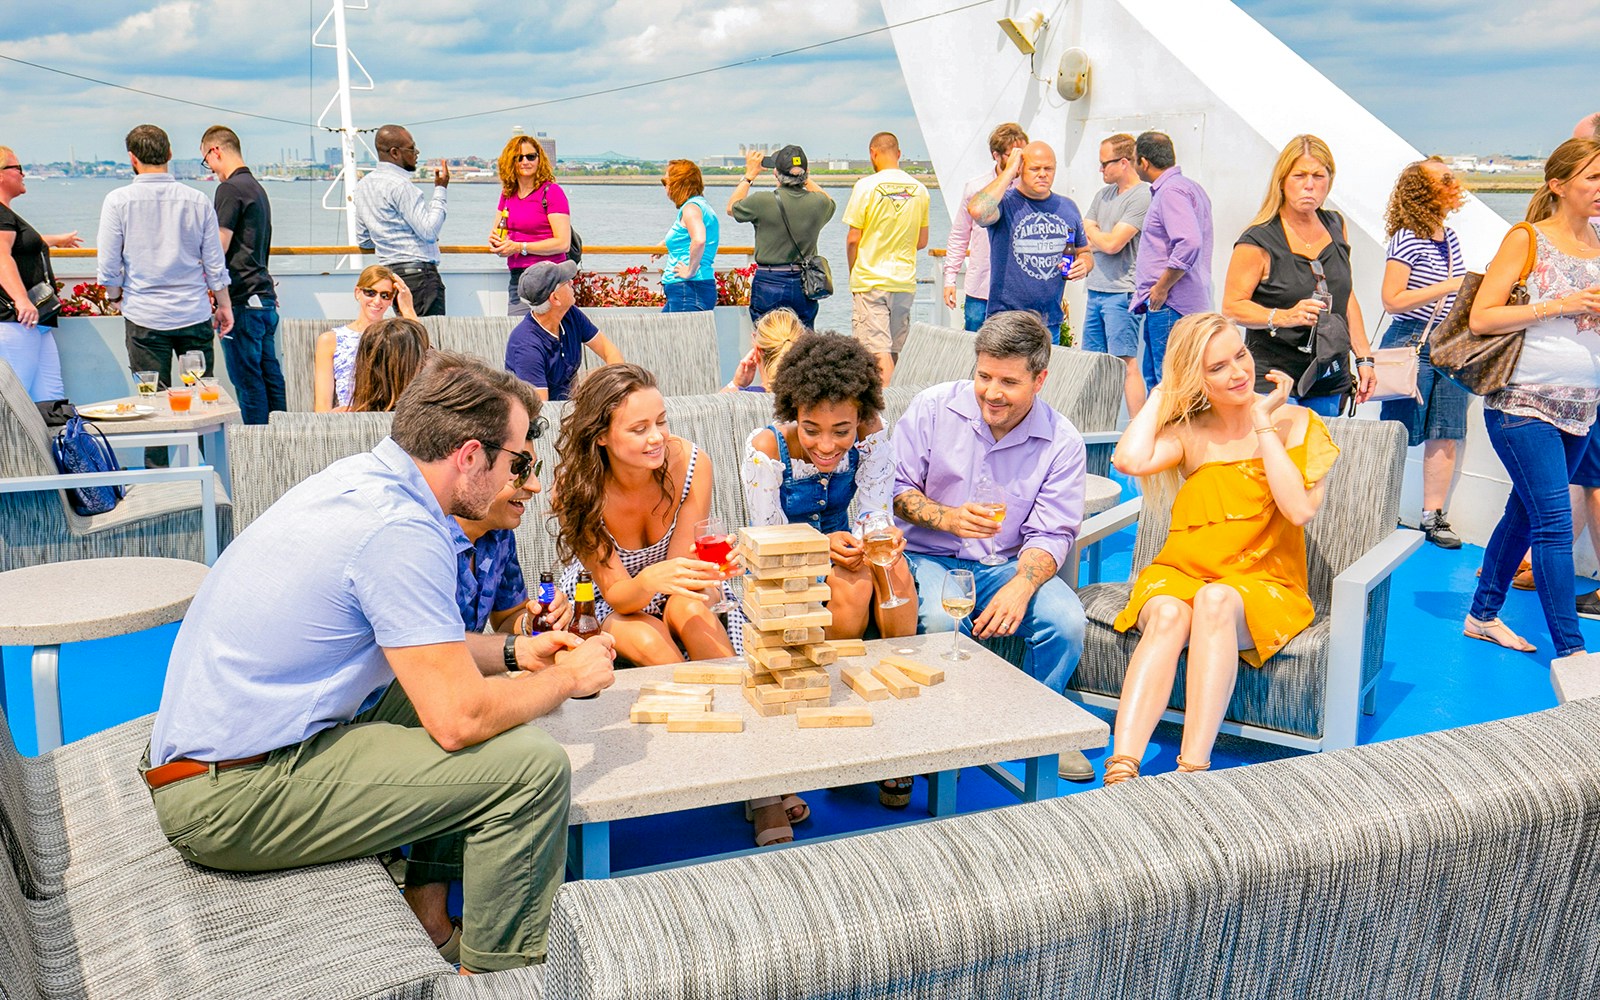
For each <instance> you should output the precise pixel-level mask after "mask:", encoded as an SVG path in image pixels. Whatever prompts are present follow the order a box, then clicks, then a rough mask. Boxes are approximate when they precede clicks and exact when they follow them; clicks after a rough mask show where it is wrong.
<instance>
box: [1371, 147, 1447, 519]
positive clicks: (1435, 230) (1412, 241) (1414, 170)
mask: <svg viewBox="0 0 1600 1000" xmlns="http://www.w3.org/2000/svg"><path fill="white" fill-rule="evenodd" d="M1464 201H1465V196H1464V195H1463V194H1462V191H1461V187H1460V185H1459V184H1457V183H1456V178H1455V175H1454V174H1453V173H1451V172H1450V168H1449V167H1448V166H1447V165H1446V164H1445V162H1444V161H1443V160H1441V159H1439V158H1438V157H1437V156H1435V157H1431V158H1429V159H1426V160H1418V161H1417V162H1416V163H1411V164H1408V165H1407V166H1406V167H1405V169H1403V170H1401V171H1400V176H1399V178H1398V179H1396V180H1395V184H1394V191H1393V192H1391V193H1390V195H1389V207H1388V209H1387V211H1386V212H1385V213H1384V232H1385V233H1387V234H1388V237H1389V247H1388V250H1387V254H1388V260H1387V261H1385V263H1384V266H1383V308H1384V309H1385V310H1387V311H1388V312H1389V315H1390V316H1392V317H1393V319H1392V321H1391V322H1390V323H1389V328H1388V330H1387V331H1386V332H1385V333H1384V335H1383V346H1384V347H1419V345H1420V347H1419V350H1420V354H1419V355H1418V364H1417V391H1418V392H1420V393H1421V394H1422V402H1420V403H1418V402H1416V401H1415V400H1411V399H1391V400H1387V401H1385V402H1384V404H1383V419H1385V420H1398V421H1400V423H1402V424H1404V425H1405V428H1406V434H1407V435H1408V443H1409V444H1410V445H1411V446H1412V447H1416V446H1417V445H1419V444H1420V445H1422V446H1423V447H1422V533H1423V534H1424V535H1426V536H1427V538H1428V541H1430V542H1432V543H1433V544H1435V545H1437V546H1439V547H1440V548H1442V549H1459V548H1460V547H1461V539H1460V537H1459V536H1457V535H1456V533H1455V532H1454V531H1452V530H1451V528H1450V522H1449V521H1447V520H1445V508H1446V506H1447V505H1448V502H1449V499H1450V484H1451V482H1452V481H1453V480H1454V479H1455V475H1456V463H1457V461H1458V460H1459V458H1460V442H1462V441H1464V440H1465V439H1466V437H1467V402H1468V396H1467V391H1466V390H1465V389H1463V388H1461V387H1460V386H1459V385H1456V384H1455V383H1454V382H1452V381H1450V380H1449V379H1448V378H1445V377H1444V376H1443V375H1441V374H1440V373H1439V372H1438V370H1437V369H1435V368H1434V367H1433V362H1432V360H1431V359H1430V354H1429V350H1428V339H1427V338H1428V333H1429V332H1430V331H1431V330H1432V329H1433V328H1434V327H1436V326H1438V325H1439V322H1440V321H1441V320H1443V319H1444V318H1445V317H1446V316H1448V315H1449V314H1450V306H1451V305H1452V304H1454V302H1455V299H1456V291H1457V290H1458V289H1459V288H1460V287H1461V278H1462V276H1463V275H1464V274H1465V273H1466V268H1465V266H1464V265H1463V264H1462V261H1461V244H1460V243H1459V242H1457V240H1456V234H1455V230H1453V229H1451V228H1450V227H1449V226H1447V225H1445V224H1444V220H1445V217H1446V216H1448V215H1449V214H1450V213H1451V212H1454V211H1455V210H1456V209H1458V208H1460V207H1461V205H1462V203H1463V202H1464Z"/></svg>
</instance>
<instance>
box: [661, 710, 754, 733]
mask: <svg viewBox="0 0 1600 1000" xmlns="http://www.w3.org/2000/svg"><path fill="white" fill-rule="evenodd" d="M667 732H669V733H742V732H744V716H742V715H739V714H738V713H737V712H681V713H680V712H674V713H672V714H671V715H669V716H667Z"/></svg>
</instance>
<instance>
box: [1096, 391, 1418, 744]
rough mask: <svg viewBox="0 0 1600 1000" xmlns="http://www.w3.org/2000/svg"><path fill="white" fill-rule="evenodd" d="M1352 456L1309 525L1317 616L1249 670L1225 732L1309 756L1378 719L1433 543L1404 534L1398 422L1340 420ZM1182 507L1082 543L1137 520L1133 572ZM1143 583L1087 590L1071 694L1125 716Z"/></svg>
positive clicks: (1171, 717)
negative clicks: (1396, 594) (1400, 580)
mask: <svg viewBox="0 0 1600 1000" xmlns="http://www.w3.org/2000/svg"><path fill="white" fill-rule="evenodd" d="M1328 428H1329V430H1330V432H1331V433H1332V435H1333V440H1334V442H1335V443H1336V444H1338V445H1339V447H1340V449H1341V450H1342V454H1341V455H1340V458H1339V461H1338V462H1337V463H1336V464H1335V465H1334V471H1333V472H1332V474H1331V475H1330V477H1329V479H1328V485H1327V489H1326V492H1325V494H1324V499H1323V504H1322V509H1321V511H1320V512H1319V513H1318V514H1317V516H1316V517H1315V518H1313V519H1312V520H1311V523H1310V524H1309V525H1307V526H1306V561H1307V567H1308V569H1309V573H1310V591H1311V603H1312V605H1313V607H1314V608H1315V609H1316V618H1315V619H1314V620H1313V621H1312V623H1311V625H1310V626H1308V627H1307V628H1306V629H1305V631H1303V632H1301V633H1300V634H1299V635H1298V636H1296V637H1295V638H1294V639H1293V640H1291V641H1290V642H1289V644H1288V645H1287V646H1285V647H1284V648H1283V649H1282V650H1281V651H1280V652H1279V653H1278V654H1277V655H1276V656H1274V657H1273V658H1272V659H1270V660H1268V661H1267V665H1266V666H1265V667H1263V668H1261V669H1256V668H1254V667H1249V666H1246V665H1245V664H1243V662H1241V663H1240V669H1239V682H1238V686H1237V687H1236V688H1235V689H1234V694H1233V700H1232V702H1230V703H1229V705H1228V712H1227V720H1226V721H1225V722H1224V723H1223V725H1222V731H1223V732H1226V733H1234V734H1238V735H1242V736H1247V737H1249V738H1251V739H1258V740H1264V741H1266V742H1269V743H1279V744H1282V745H1285V746H1291V747H1298V748H1301V749H1307V750H1332V749H1338V748H1340V747H1349V746H1354V745H1355V742H1356V723H1357V719H1358V714H1359V712H1358V706H1359V710H1364V711H1366V712H1367V713H1368V714H1371V712H1372V710H1373V696H1372V686H1373V684H1374V682H1375V681H1376V679H1377V673H1378V671H1379V669H1380V668H1381V667H1382V666H1383V640H1384V632H1385V628H1386V626H1387V624H1388V616H1389V612H1388V609H1389V575H1390V574H1391V573H1392V572H1394V570H1395V568H1396V567H1398V566H1399V565H1400V563H1401V562H1403V561H1404V560H1405V558H1406V557H1407V556H1408V555H1410V554H1411V553H1412V552H1414V551H1415V550H1416V548H1417V547H1418V546H1419V545H1421V544H1422V535H1421V534H1420V533H1418V532H1415V531H1409V530H1404V529H1396V527H1395V525H1396V524H1397V523H1398V520H1399V514H1400V481H1401V476H1402V474H1403V469H1404V463H1405V436H1404V434H1403V433H1402V432H1401V429H1400V426H1399V425H1398V424H1395V423H1393V422H1385V421H1373V420H1349V419H1338V420H1330V421H1329V422H1328ZM1169 512H1170V507H1163V508H1161V509H1155V508H1151V509H1149V510H1145V509H1143V506H1142V500H1140V499H1134V500H1129V501H1127V502H1126V503H1123V504H1122V505H1120V506H1118V507H1115V508H1113V509H1111V510H1108V511H1106V512H1105V513H1103V514H1099V515H1096V516H1095V517H1093V518H1091V519H1090V520H1089V521H1088V522H1087V523H1086V524H1085V525H1084V531H1083V534H1082V535H1081V536H1080V538H1079V545H1080V546H1084V545H1091V544H1094V543H1095V542H1097V541H1099V540H1101V539H1103V538H1105V537H1106V536H1108V535H1110V534H1112V533H1114V532H1117V531H1120V530H1122V529H1123V528H1125V527H1127V526H1129V525H1131V524H1133V523H1135V522H1137V523H1138V526H1139V531H1138V537H1137V540H1136V541H1135V543H1134V550H1133V562H1132V573H1133V575H1134V576H1137V575H1138V572H1139V571H1140V570H1141V569H1143V568H1144V567H1145V566H1147V565H1148V564H1149V563H1150V560H1151V559H1153V558H1154V557H1155V555H1156V553H1157V552H1159V551H1160V549H1161V546H1162V544H1163V543H1164V542H1165V541H1166V537H1167V527H1168V524H1169V523H1170V513H1169ZM1131 590H1132V586H1131V583H1102V584H1094V585H1091V586H1088V587H1084V588H1083V589H1082V590H1080V591H1079V596H1080V597H1081V598H1082V599H1083V606H1084V611H1085V613H1086V614H1087V616H1088V619H1089V624H1088V635H1087V638H1086V641H1085V645H1084V651H1083V659H1082V660H1081V661H1080V662H1079V664H1078V672H1077V673H1076V674H1075V675H1074V676H1073V678H1072V680H1071V682H1070V686H1069V690H1068V694H1069V695H1072V696H1073V697H1077V698H1080V699H1081V700H1083V701H1085V702H1087V703H1089V704H1092V705H1099V706H1102V707H1106V708H1115V707H1116V706H1117V704H1118V696H1119V695H1120V693H1121V690H1122V680H1123V676H1124V674H1125V673H1126V671H1127V665H1128V657H1129V656H1130V655H1131V654H1132V652H1133V648H1134V646H1135V645H1137V643H1138V639H1139V635H1138V632H1137V631H1136V630H1130V631H1128V632H1126V633H1118V632H1116V631H1114V630H1112V628H1111V622H1112V621H1113V620H1114V619H1115V618H1116V616H1117V613H1118V612H1120V611H1121V610H1122V609H1123V608H1124V607H1125V606H1126V605H1127V603H1128V595H1129V593H1130V591H1131ZM1183 688H1184V665H1183V663H1182V662H1180V663H1179V666H1178V675H1177V680H1176V682H1175V683H1174V685H1173V694H1172V700H1171V702H1170V709H1169V711H1168V712H1167V713H1166V714H1165V715H1164V716H1163V718H1165V719H1167V720H1168V721H1172V722H1178V721H1182V719H1183V705H1184V690H1183Z"/></svg>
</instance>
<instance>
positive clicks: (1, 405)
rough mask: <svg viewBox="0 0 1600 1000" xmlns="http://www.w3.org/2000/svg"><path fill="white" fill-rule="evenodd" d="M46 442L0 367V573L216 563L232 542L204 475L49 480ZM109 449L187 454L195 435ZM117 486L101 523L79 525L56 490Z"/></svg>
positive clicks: (24, 396)
mask: <svg viewBox="0 0 1600 1000" xmlns="http://www.w3.org/2000/svg"><path fill="white" fill-rule="evenodd" d="M51 437H52V435H51V433H50V431H49V430H48V429H47V428H46V427H45V424H44V420H43V418H41V417H40V416H39V410H38V408H37V407H36V406H34V404H33V401H32V400H30V399H29V398H28V393H27V391H26V390H24V389H23V387H22V383H21V382H19V381H18V380H17V376H16V373H15V372H13V371H12V370H11V366H10V365H8V364H6V363H5V362H4V361H0V571H4V570H9V569H18V568H20V567H23V566H36V565H39V564H40V563H47V562H59V561H61V560H64V559H91V558H98V557H105V556H165V557H168V558H173V559H192V560H195V561H197V562H205V563H208V564H209V563H212V562H215V561H216V558H217V551H218V549H219V548H220V547H221V546H223V545H226V544H227V543H228V540H229V539H231V538H232V537H233V517H232V508H231V506H230V505H229V502H228V497H227V494H226V491H225V490H224V489H223V488H222V486H221V485H220V484H219V483H218V482H217V477H216V474H215V473H214V472H213V471H212V469H211V467H210V466H189V467H178V468H171V469H127V470H124V471H122V472H101V473H86V474H82V475H75V476H71V477H67V476H62V475H59V474H58V473H57V472H56V467H55V461H54V460H53V459H52V458H51V456H50V441H51ZM117 444H118V446H119V447H122V446H124V445H137V446H143V445H146V444H187V445H188V446H189V447H190V448H191V449H193V450H198V447H199V446H198V441H197V439H196V436H195V435H194V434H156V435H141V436H137V437H135V436H132V435H127V436H122V437H119V439H118V441H117ZM116 484H126V485H127V486H128V495H127V497H126V498H125V499H124V500H123V501H122V502H121V503H119V504H117V506H116V508H115V509H114V510H111V511H109V512H108V513H105V514H93V515H88V516H85V515H82V514H78V513H76V512H74V511H73V509H72V507H71V505H70V504H69V503H68V502H67V498H66V494H65V493H64V492H63V488H64V487H68V486H96V485H100V486H109V485H116Z"/></svg>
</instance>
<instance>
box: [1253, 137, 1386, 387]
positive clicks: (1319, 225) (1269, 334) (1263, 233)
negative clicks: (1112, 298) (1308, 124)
mask: <svg viewBox="0 0 1600 1000" xmlns="http://www.w3.org/2000/svg"><path fill="white" fill-rule="evenodd" d="M1333 174H1334V168H1333V154H1332V153H1331V152H1329V151H1328V147H1327V145H1326V144H1325V143H1323V141H1322V140H1321V139H1318V138H1317V137H1315V136H1310V135H1301V136H1296V137H1295V138H1294V139H1292V140H1290V142H1289V144H1288V145H1287V146H1285V147H1284V148H1283V151H1282V152H1281V153H1280V154H1279V155H1278V162H1277V165H1276V166H1275V167H1274V168H1273V172H1272V184H1271V186H1270V187H1269V188H1268V190H1267V197H1266V199H1265V201H1263V202H1262V205H1261V211H1260V212H1259V213H1257V215H1256V217H1255V219H1254V220H1252V222H1251V224H1250V227H1249V228H1248V229H1246V230H1245V231H1244V233H1243V234H1241V235H1240V237H1239V239H1238V241H1237V242H1236V243H1235V244H1234V247H1233V258H1232V259H1231V260H1230V261H1229V262H1228V277H1227V282H1226V284H1225V285H1224V286H1223V293H1222V313H1223V315H1225V316H1227V317H1228V318H1229V319H1231V320H1233V321H1234V322H1236V323H1238V324H1240V325H1241V326H1244V327H1245V328H1246V336H1245V343H1246V344H1247V345H1248V346H1249V348H1250V353H1251V354H1252V355H1253V356H1254V357H1255V361H1256V372H1257V381H1256V391H1257V392H1271V391H1272V386H1271V384H1270V383H1268V382H1267V381H1266V373H1267V372H1268V371H1269V370H1271V369H1273V368H1276V369H1278V370H1279V371H1282V372H1283V373H1284V374H1286V375H1288V376H1289V377H1290V378H1293V379H1296V380H1298V379H1299V378H1300V376H1301V375H1303V374H1304V373H1305V371H1306V369H1307V367H1308V366H1310V365H1311V363H1312V362H1313V360H1314V359H1315V355H1314V354H1312V353H1311V352H1310V347H1311V343H1312V337H1311V333H1312V328H1313V326H1314V325H1315V324H1316V321H1317V316H1318V315H1319V313H1320V312H1321V311H1322V309H1324V308H1330V307H1331V309H1332V311H1333V314H1334V315H1335V316H1338V317H1340V318H1341V319H1343V320H1344V321H1345V324H1346V325H1347V326H1348V327H1349V329H1350V345H1351V348H1352V350H1353V351H1354V353H1355V365H1356V373H1357V376H1358V378H1359V380H1360V388H1359V390H1358V391H1357V393H1356V401H1357V402H1363V401H1365V400H1366V397H1367V394H1368V393H1369V392H1371V389H1372V384H1373V382H1374V380H1375V374H1374V371H1373V367H1372V358H1371V354H1372V348H1371V344H1370V343H1369V342H1368V340H1367V334H1366V328H1365V324H1364V323H1363V322H1362V318H1361V307H1360V305H1359V304H1358V303H1357V302H1356V297H1355V294H1354V291H1353V287H1352V286H1353V282H1352V280H1351V275H1350V242H1349V239H1348V237H1347V236H1346V229H1345V223H1344V219H1343V217H1341V216H1340V215H1339V213H1337V212H1333V211H1329V210H1326V209H1324V208H1323V207H1322V203H1323V202H1324V201H1325V200H1326V199H1327V197H1328V190H1329V188H1330V187H1331V186H1332V185H1333ZM1319 292H1321V293H1322V294H1325V295H1326V296H1327V298H1326V300H1325V301H1319V300H1318V295H1319ZM1349 390H1350V361H1349V360H1348V359H1338V360H1337V361H1336V362H1334V363H1332V364H1329V365H1328V366H1327V371H1326V372H1325V374H1324V375H1323V376H1322V377H1320V378H1318V380H1317V381H1316V382H1315V383H1314V384H1313V385H1312V386H1311V388H1310V390H1309V391H1308V392H1306V393H1305V394H1304V395H1303V396H1301V397H1300V398H1299V399H1298V400H1297V402H1299V403H1300V404H1301V405H1302V406H1306V407H1309V408H1310V409H1312V410H1315V411H1316V412H1317V413H1319V414H1322V415H1323V416H1337V415H1338V413H1339V409H1340V406H1341V404H1342V403H1343V401H1344V397H1345V394H1346V393H1348V392H1349Z"/></svg>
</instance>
